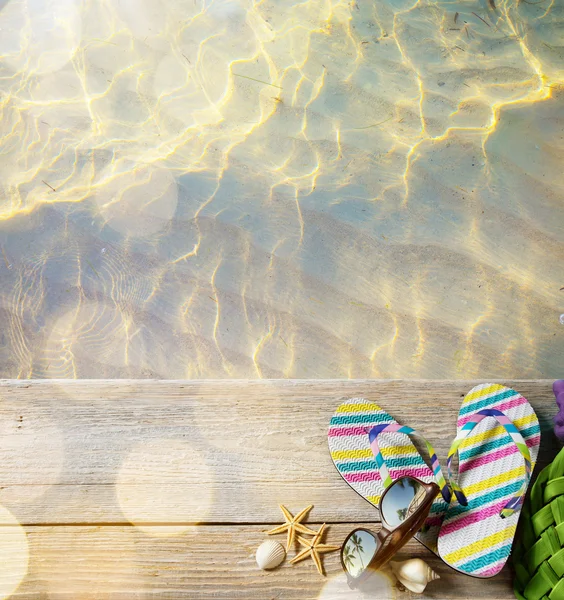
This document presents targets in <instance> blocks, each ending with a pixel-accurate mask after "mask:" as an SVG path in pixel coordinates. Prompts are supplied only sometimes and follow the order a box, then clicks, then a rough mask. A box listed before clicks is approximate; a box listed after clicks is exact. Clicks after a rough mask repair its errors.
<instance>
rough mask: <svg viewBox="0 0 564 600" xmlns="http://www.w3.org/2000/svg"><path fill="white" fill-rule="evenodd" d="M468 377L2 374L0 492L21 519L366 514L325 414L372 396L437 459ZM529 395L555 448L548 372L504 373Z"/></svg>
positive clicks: (339, 518)
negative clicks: (311, 511)
mask: <svg viewBox="0 0 564 600" xmlns="http://www.w3.org/2000/svg"><path fill="white" fill-rule="evenodd" d="M475 383H477V382H472V381H454V382H453V381H448V382H430V381H374V380H366V381H334V380H332V381H291V380H289V381H288V380H286V381H206V382H201V381H191V382H186V381H166V382H165V381H138V380H136V381H68V380H65V381H27V382H21V381H2V382H0V481H1V482H2V489H1V490H0V503H2V504H3V505H4V506H5V507H7V508H8V509H9V510H10V511H12V513H13V514H14V515H15V516H16V518H17V519H18V521H19V522H20V523H22V524H25V525H35V524H53V523H67V524H71V523H72V524H109V523H113V524H122V523H126V522H130V521H133V522H135V523H136V524H142V523H145V524H154V523H168V524H174V523H256V522H260V523H276V522H278V521H279V519H280V512H279V509H278V503H284V504H287V505H288V507H289V508H290V509H291V510H298V509H300V508H302V507H303V506H306V505H307V504H314V505H315V518H316V519H318V520H320V521H327V522H332V523H335V522H349V521H374V520H377V514H376V511H375V510H374V508H373V507H372V506H371V505H369V504H368V503H367V502H365V501H364V500H363V499H362V498H360V497H359V496H358V495H357V494H356V493H355V492H354V491H352V490H351V489H350V488H349V487H348V486H347V485H346V484H345V483H344V481H343V480H342V479H341V477H340V476H339V475H338V474H337V472H336V470H335V468H334V466H333V463H332V461H331V458H330V456H329V452H328V449H327V437H326V432H327V428H328V424H329V419H330V417H331V415H332V414H333V411H334V409H335V408H336V407H337V406H338V404H339V403H340V402H341V401H342V400H343V399H346V398H348V397H352V396H364V397H366V398H369V399H371V400H374V401H376V402H377V403H379V404H380V405H381V406H382V407H383V408H384V409H386V410H388V411H389V412H390V413H391V414H392V415H393V416H394V417H395V418H396V419H397V420H398V421H399V422H401V423H404V424H409V425H410V426H412V427H415V428H416V429H417V430H419V431H421V432H422V433H424V435H425V436H426V437H427V438H428V439H429V440H430V441H431V443H432V444H433V445H434V446H435V448H436V450H437V452H438V455H439V458H440V459H441V460H442V461H443V464H444V461H445V458H446V454H447V451H448V448H449V445H450V441H451V439H452V437H453V435H454V433H455V424H456V415H457V413H458V410H459V406H460V401H461V398H462V396H463V395H464V393H465V392H467V391H468V390H469V389H470V388H471V387H472V386H473V385H474V384H475ZM504 383H506V384H507V385H510V386H513V387H515V388H516V389H518V390H519V391H520V392H522V393H523V394H524V395H525V396H526V397H527V398H528V399H529V400H530V402H531V403H532V405H533V406H534V408H535V410H536V411H537V414H538V415H539V418H540V420H541V426H542V429H543V434H544V435H543V445H542V447H543V450H542V454H541V461H540V463H541V465H542V463H545V462H546V460H547V457H550V456H554V454H555V452H556V446H555V442H554V437H553V435H552V433H551V429H552V416H553V414H554V413H555V409H554V407H555V403H554V397H553V395H552V391H551V385H550V382H548V381H508V382H504ZM1 518H2V517H1V515H0V522H1Z"/></svg>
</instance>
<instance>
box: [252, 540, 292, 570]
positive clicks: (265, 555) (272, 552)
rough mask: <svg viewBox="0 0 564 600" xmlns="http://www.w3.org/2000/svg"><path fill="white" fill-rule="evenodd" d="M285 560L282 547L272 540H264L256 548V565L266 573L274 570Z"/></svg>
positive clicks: (284, 552)
mask: <svg viewBox="0 0 564 600" xmlns="http://www.w3.org/2000/svg"><path fill="white" fill-rule="evenodd" d="M285 558H286V550H284V546H282V544H279V543H278V542H275V541H274V540H266V541H264V542H263V543H262V544H261V545H260V546H259V547H258V548H257V554H256V559H257V565H258V566H259V568H261V569H263V570H265V571H267V570H268V569H274V568H275V567H277V566H278V565H279V564H280V563H281V562H282V561H283V560H284V559H285Z"/></svg>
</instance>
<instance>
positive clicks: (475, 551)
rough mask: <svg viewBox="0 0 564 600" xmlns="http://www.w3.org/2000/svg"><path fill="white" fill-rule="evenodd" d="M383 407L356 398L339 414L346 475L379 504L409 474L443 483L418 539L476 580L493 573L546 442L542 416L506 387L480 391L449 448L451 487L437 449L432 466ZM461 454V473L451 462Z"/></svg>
mask: <svg viewBox="0 0 564 600" xmlns="http://www.w3.org/2000/svg"><path fill="white" fill-rule="evenodd" d="M414 435H418V434H417V432H415V431H414V430H413V429H411V428H410V427H405V426H402V425H400V424H398V423H397V422H396V421H395V420H394V419H393V417H391V416H390V415H389V414H388V413H386V412H385V411H384V410H382V409H381V408H380V407H379V406H378V405H377V404H374V403H373V402H369V401H367V400H364V399H361V398H354V399H351V400H348V401H346V402H344V403H343V404H341V405H340V406H339V407H338V408H337V411H336V413H335V415H334V416H333V418H332V419H331V424H330V428H329V448H330V451H331V457H332V459H333V462H334V463H335V466H336V467H337V470H338V471H339V473H340V474H341V476H342V477H343V479H344V480H345V481H346V482H347V483H348V484H349V485H350V486H351V487H352V488H353V489H354V490H355V491H356V492H358V493H359V494H360V495H361V496H362V497H363V498H365V499H366V500H368V501H369V502H371V503H372V504H374V505H377V504H378V501H379V499H380V496H381V495H382V494H383V493H384V490H385V489H386V488H387V487H388V485H390V483H391V482H392V481H394V480H395V479H398V478H399V477H403V476H411V477H417V478H418V479H421V480H422V481H425V482H427V483H429V482H431V481H435V482H436V483H437V484H438V485H439V487H440V488H441V494H440V495H438V496H437V498H436V500H435V502H434V504H433V506H432V508H431V512H430V513H429V517H428V519H427V521H426V523H425V525H424V527H423V528H422V529H421V530H420V531H419V532H418V533H417V535H416V536H415V537H416V538H417V539H418V540H419V541H420V542H422V543H423V544H424V545H425V546H427V548H429V549H430V550H431V551H432V552H434V553H435V554H438V556H439V557H440V558H441V559H442V560H443V561H444V562H445V563H447V564H448V565H450V566H451V567H453V568H454V569H456V570H457V571H460V572H462V573H465V574H467V575H472V576H474V577H492V576H494V575H496V574H497V573H499V572H500V571H501V569H502V568H503V566H504V565H505V563H506V561H507V559H508V557H509V555H510V553H511V545H512V542H513V537H514V535H515V530H516V527H517V521H518V520H519V514H520V508H521V505H522V502H523V499H524V496H525V494H526V491H527V487H528V485H529V480H530V477H531V473H532V471H533V469H534V466H535V463H536V460H537V456H538V451H539V446H540V426H539V421H538V418H537V416H536V414H535V412H534V410H533V408H532V406H531V405H530V404H529V402H528V401H527V400H526V398H524V397H523V396H522V395H521V394H519V393H518V392H516V391H515V390H512V389H510V388H507V387H504V386H502V385H498V384H483V385H479V386H476V387H475V388H473V389H472V390H471V391H470V392H469V393H468V394H467V395H466V396H465V398H464V401H463V402H462V406H461V408H460V412H459V416H458V428H457V436H456V438H455V440H454V442H453V444H452V446H451V449H450V451H449V455H448V460H447V465H448V471H449V483H448V484H447V483H446V481H445V478H444V476H443V473H442V471H441V467H440V465H439V462H438V460H437V457H436V454H435V452H434V450H433V448H432V446H431V445H430V444H429V443H428V442H426V444H427V449H428V451H429V455H430V462H431V467H429V466H428V465H427V463H426V462H425V460H424V459H423V457H422V456H421V454H420V453H419V451H418V450H417V448H416V447H415V446H414V445H413V443H412V441H411V439H410V438H411V437H412V436H414ZM456 455H458V477H457V478H455V477H454V476H453V474H452V471H451V462H452V460H453V459H454V458H455V456H456Z"/></svg>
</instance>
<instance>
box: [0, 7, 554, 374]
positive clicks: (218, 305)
mask: <svg viewBox="0 0 564 600" xmlns="http://www.w3.org/2000/svg"><path fill="white" fill-rule="evenodd" d="M563 40H564V3H563V2H562V1H561V0H540V1H534V2H533V0H505V1H502V0H466V1H459V2H455V1H451V2H447V1H443V2H429V1H427V0H419V1H415V2H414V1H413V0H378V1H366V0H353V1H346V2H345V1H338V0H308V1H304V2H292V1H291V0H285V1H280V0H277V1H266V0H265V1H262V2H260V1H259V2H251V1H244V0H238V1H227V0H219V1H217V0H216V1H213V0H167V1H166V2H165V1H164V0H162V1H161V0H111V1H110V0H108V1H102V0H51V1H48V0H0V114H1V118H0V156H1V160H0V245H1V253H2V256H1V257H0V376H1V377H47V378H50V377H84V378H101V377H162V378H216V377H237V378H247V377H249V378H257V377H296V378H297V377H304V378H314V377H315V378H318V377H384V378H388V377H424V378H462V377H479V378H486V377H487V378H489V377H531V378H535V377H557V376H561V375H562V371H561V366H562V353H563V351H564V327H563V326H562V325H561V324H560V314H561V313H564V290H562V289H561V288H563V287H564V178H563V176H562V172H563V170H564V162H563V160H564V44H563Z"/></svg>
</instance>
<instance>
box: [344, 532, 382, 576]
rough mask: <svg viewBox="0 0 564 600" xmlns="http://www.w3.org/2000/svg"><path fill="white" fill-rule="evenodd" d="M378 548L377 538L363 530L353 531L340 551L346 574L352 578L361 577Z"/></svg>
mask: <svg viewBox="0 0 564 600" xmlns="http://www.w3.org/2000/svg"><path fill="white" fill-rule="evenodd" d="M379 547H380V542H379V541H378V538H377V537H376V536H374V535H372V534H371V533H370V532H369V531H365V530H364V529H359V530H358V531H355V532H354V533H353V534H352V535H351V537H350V538H349V539H348V540H347V543H346V544H345V545H344V546H343V549H342V551H341V552H342V558H343V564H344V565H345V569H346V571H347V573H348V574H349V575H351V576H352V577H358V576H359V575H361V574H362V573H363V572H364V570H365V569H366V567H368V564H369V563H370V561H371V560H372V558H373V556H374V555H375V554H376V551H377V550H378V548H379Z"/></svg>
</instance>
